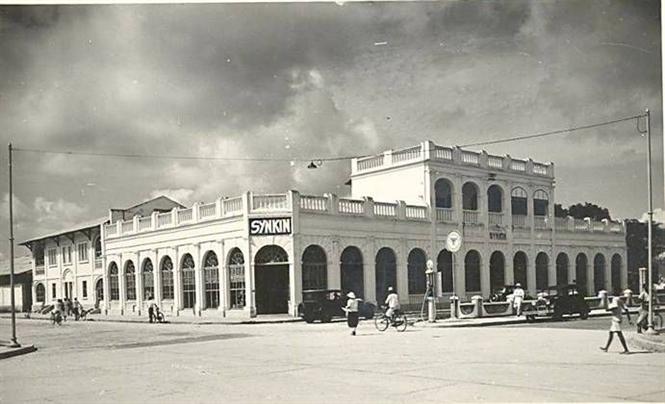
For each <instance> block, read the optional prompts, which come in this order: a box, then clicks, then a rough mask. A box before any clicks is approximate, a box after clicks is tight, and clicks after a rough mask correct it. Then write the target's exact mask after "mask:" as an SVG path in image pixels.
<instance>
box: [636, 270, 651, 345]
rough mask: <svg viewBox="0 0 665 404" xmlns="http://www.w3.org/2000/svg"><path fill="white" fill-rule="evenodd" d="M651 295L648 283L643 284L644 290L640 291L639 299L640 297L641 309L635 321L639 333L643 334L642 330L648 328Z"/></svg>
mask: <svg viewBox="0 0 665 404" xmlns="http://www.w3.org/2000/svg"><path fill="white" fill-rule="evenodd" d="M650 296H651V295H650V294H649V289H648V287H647V284H646V283H643V284H642V292H640V295H639V299H640V311H639V314H638V316H637V321H635V325H637V333H638V334H642V330H643V329H644V330H646V329H647V327H648V324H647V321H648V320H647V319H648V317H649V299H650V298H651V297H650Z"/></svg>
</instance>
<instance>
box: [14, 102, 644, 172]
mask: <svg viewBox="0 0 665 404" xmlns="http://www.w3.org/2000/svg"><path fill="white" fill-rule="evenodd" d="M642 117H644V114H640V115H633V116H629V117H625V118H619V119H614V120H611V121H604V122H598V123H593V124H589V125H584V126H575V127H571V128H566V129H559V130H553V131H549V132H542V133H535V134H530V135H523V136H515V137H510V138H505V139H497V140H489V141H485V142H474V143H466V144H462V145H459V147H472V146H486V145H493V144H499V143H508V142H516V141H522V140H529V139H536V138H541V137H546V136H556V135H564V134H570V133H571V132H576V131H581V130H586V129H593V128H598V127H601V126H607V125H612V124H615V123H619V122H624V121H630V120H633V119H637V118H642ZM13 150H14V151H18V152H25V153H41V154H61V155H70V156H90V157H120V158H142V159H168V160H202V161H263V162H296V161H297V162H308V161H310V162H317V163H318V162H320V163H323V162H326V161H343V160H351V159H354V158H360V157H365V156H367V155H354V156H331V157H314V158H302V157H294V158H276V157H211V156H178V155H163V154H162V155H160V154H139V153H101V152H79V151H69V150H45V149H33V148H22V147H15V148H14V149H13ZM319 165H320V164H319Z"/></svg>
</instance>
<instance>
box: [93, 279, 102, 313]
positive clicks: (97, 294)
mask: <svg viewBox="0 0 665 404" xmlns="http://www.w3.org/2000/svg"><path fill="white" fill-rule="evenodd" d="M102 300H104V279H102V278H99V279H97V282H95V308H98V307H99V302H100V301H102Z"/></svg>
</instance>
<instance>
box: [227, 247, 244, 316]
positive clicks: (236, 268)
mask: <svg viewBox="0 0 665 404" xmlns="http://www.w3.org/2000/svg"><path fill="white" fill-rule="evenodd" d="M229 292H230V297H231V308H232V309H242V308H243V307H245V257H244V256H243V255H242V251H240V250H239V249H237V248H236V249H234V250H233V251H232V252H231V254H230V257H229Z"/></svg>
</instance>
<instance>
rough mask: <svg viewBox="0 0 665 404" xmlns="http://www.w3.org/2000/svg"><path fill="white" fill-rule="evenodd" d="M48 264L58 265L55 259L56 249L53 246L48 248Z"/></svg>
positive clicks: (51, 265)
mask: <svg viewBox="0 0 665 404" xmlns="http://www.w3.org/2000/svg"><path fill="white" fill-rule="evenodd" d="M48 265H49V266H50V267H53V266H56V265H58V261H57V259H56V250H55V248H50V249H49V250H48Z"/></svg>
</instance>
